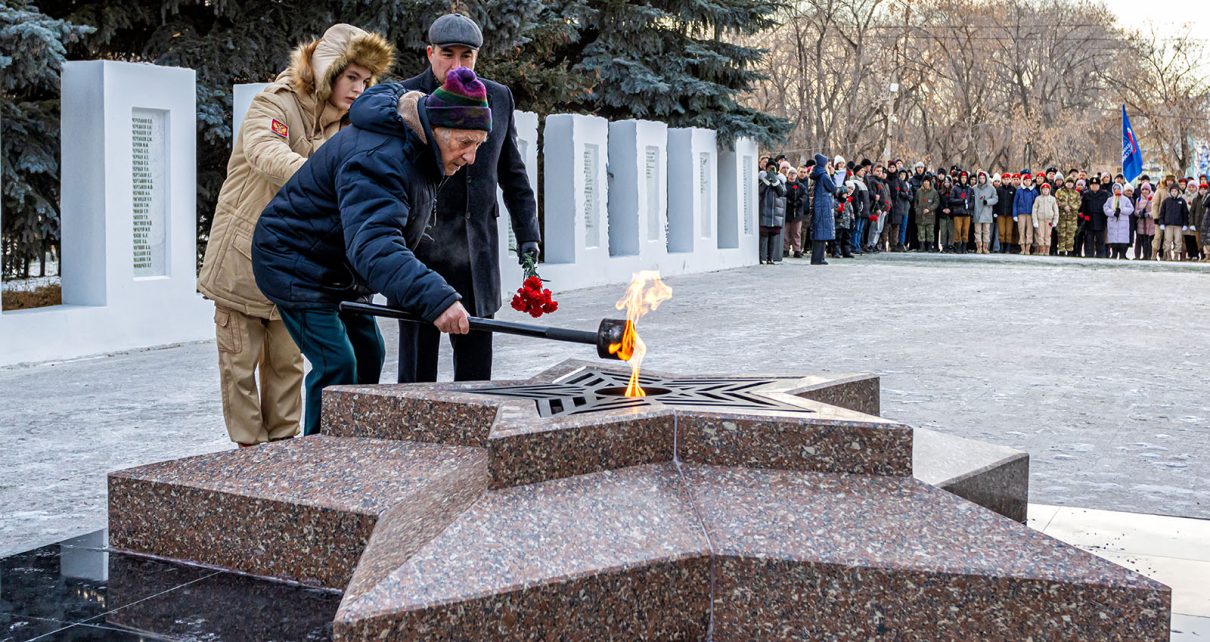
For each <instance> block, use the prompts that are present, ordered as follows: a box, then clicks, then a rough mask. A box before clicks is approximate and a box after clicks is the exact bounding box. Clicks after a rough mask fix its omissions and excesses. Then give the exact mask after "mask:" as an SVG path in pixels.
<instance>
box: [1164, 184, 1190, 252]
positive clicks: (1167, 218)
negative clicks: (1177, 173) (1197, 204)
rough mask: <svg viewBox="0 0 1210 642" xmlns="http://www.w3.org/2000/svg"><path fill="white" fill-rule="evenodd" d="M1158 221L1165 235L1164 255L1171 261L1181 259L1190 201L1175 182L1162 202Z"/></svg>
mask: <svg viewBox="0 0 1210 642" xmlns="http://www.w3.org/2000/svg"><path fill="white" fill-rule="evenodd" d="M1156 222H1157V223H1158V224H1159V226H1160V230H1159V233H1160V234H1162V235H1163V236H1164V245H1163V248H1164V255H1163V257H1164V258H1165V259H1167V260H1169V261H1179V260H1181V253H1182V252H1183V251H1184V247H1183V245H1184V241H1183V239H1184V231H1185V228H1188V227H1189V203H1187V202H1186V201H1185V199H1184V198H1183V197H1182V194H1181V188H1180V186H1179V185H1177V184H1176V183H1175V182H1173V183H1172V184H1171V185H1169V186H1168V198H1165V199H1164V202H1163V203H1162V204H1160V209H1159V211H1158V212H1157V214H1156Z"/></svg>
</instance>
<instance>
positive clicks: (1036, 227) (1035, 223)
mask: <svg viewBox="0 0 1210 642" xmlns="http://www.w3.org/2000/svg"><path fill="white" fill-rule="evenodd" d="M1034 229H1035V230H1036V229H1038V223H1037V222H1034Z"/></svg>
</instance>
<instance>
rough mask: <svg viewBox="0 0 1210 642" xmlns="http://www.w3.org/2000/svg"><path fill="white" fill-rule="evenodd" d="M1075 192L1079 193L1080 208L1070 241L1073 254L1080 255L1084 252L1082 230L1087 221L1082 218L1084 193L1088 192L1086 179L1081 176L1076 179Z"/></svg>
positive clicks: (1084, 228)
mask: <svg viewBox="0 0 1210 642" xmlns="http://www.w3.org/2000/svg"><path fill="white" fill-rule="evenodd" d="M1076 193H1077V194H1079V195H1080V209H1079V210H1078V211H1077V212H1076V236H1075V239H1073V241H1072V246H1073V247H1074V248H1075V251H1074V254H1075V255H1076V256H1082V255H1083V254H1084V232H1085V230H1086V228H1087V227H1088V224H1087V221H1085V220H1084V212H1083V210H1084V194H1086V193H1088V180H1087V179H1083V178H1077V179H1076Z"/></svg>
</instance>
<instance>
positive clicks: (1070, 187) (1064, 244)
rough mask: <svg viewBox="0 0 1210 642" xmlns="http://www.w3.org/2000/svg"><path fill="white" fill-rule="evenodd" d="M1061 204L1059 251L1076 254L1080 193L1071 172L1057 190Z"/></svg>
mask: <svg viewBox="0 0 1210 642" xmlns="http://www.w3.org/2000/svg"><path fill="white" fill-rule="evenodd" d="M1055 202H1056V203H1057V204H1058V206H1059V235H1058V243H1059V248H1058V251H1059V253H1060V254H1062V255H1063V256H1075V240H1076V226H1077V225H1078V220H1077V219H1078V217H1079V212H1080V193H1079V192H1078V191H1076V182H1075V179H1074V178H1073V177H1072V174H1071V173H1068V174H1067V176H1066V178H1064V179H1063V186H1062V187H1060V188H1059V189H1058V191H1057V192H1055Z"/></svg>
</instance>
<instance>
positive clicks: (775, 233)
mask: <svg viewBox="0 0 1210 642" xmlns="http://www.w3.org/2000/svg"><path fill="white" fill-rule="evenodd" d="M759 249H760V252H759V255H760V261H761V263H764V262H765V261H780V260H781V252H782V243H781V228H780V227H770V226H766V225H762V226H760V248H759Z"/></svg>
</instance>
